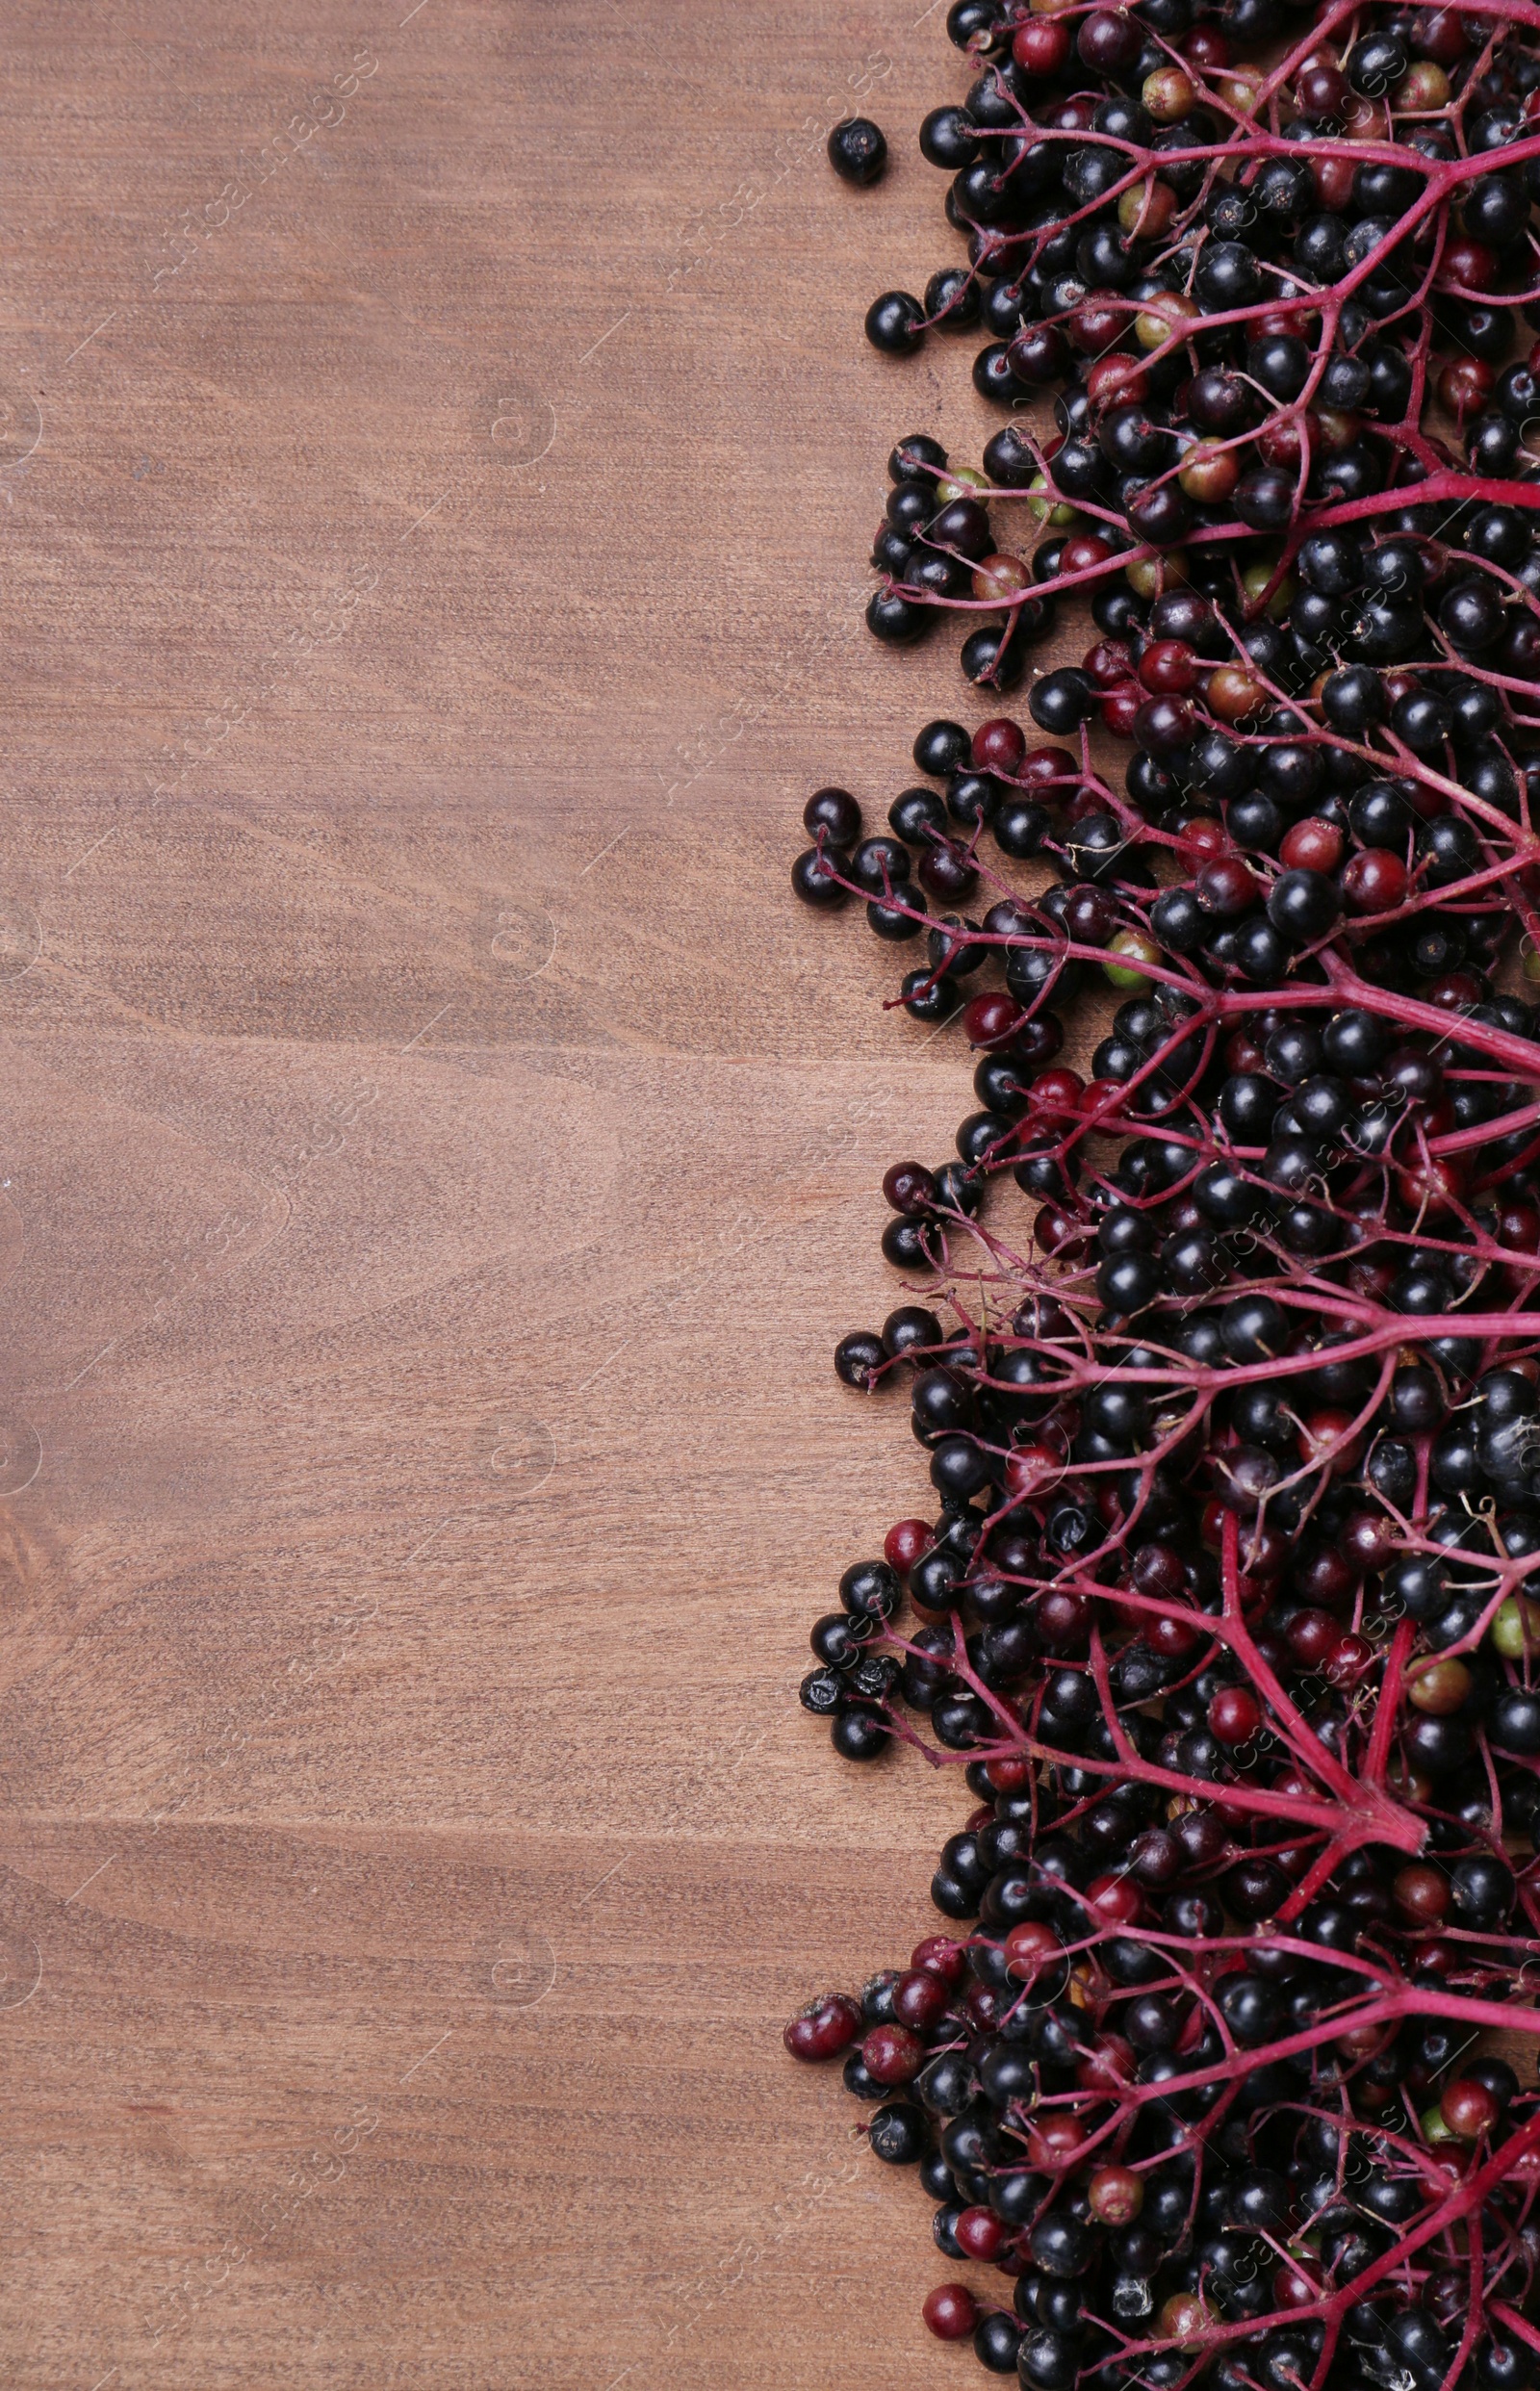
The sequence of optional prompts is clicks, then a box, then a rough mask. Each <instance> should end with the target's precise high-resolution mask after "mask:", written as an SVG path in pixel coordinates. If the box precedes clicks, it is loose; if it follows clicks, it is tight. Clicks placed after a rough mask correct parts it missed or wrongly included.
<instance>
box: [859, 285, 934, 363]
mask: <svg viewBox="0 0 1540 2391" xmlns="http://www.w3.org/2000/svg"><path fill="white" fill-rule="evenodd" d="M866 338H867V339H868V340H869V341H870V343H871V345H872V347H874V348H878V349H881V350H882V352H883V355H884V356H885V357H908V356H911V355H912V354H913V352H914V350H915V349H916V348H918V347H919V346H920V344H921V342H922V341H923V340H924V338H925V309H924V307H923V306H922V304H921V303H920V301H919V300H918V299H917V298H915V297H914V296H913V295H912V293H911V292H909V291H885V292H884V293H883V295H882V296H881V297H880V298H875V299H873V301H872V303H871V305H870V307H868V308H867V310H866Z"/></svg>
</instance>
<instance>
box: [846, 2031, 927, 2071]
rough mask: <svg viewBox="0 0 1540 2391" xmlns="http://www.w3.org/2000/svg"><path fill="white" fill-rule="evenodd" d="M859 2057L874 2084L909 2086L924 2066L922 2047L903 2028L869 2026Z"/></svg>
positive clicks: (923, 2047) (923, 2050)
mask: <svg viewBox="0 0 1540 2391" xmlns="http://www.w3.org/2000/svg"><path fill="white" fill-rule="evenodd" d="M860 2055H861V2058H862V2059H863V2061H864V2062H865V2065H866V2070H867V2072H868V2074H869V2075H870V2076H871V2077H872V2078H873V2080H874V2082H876V2083H879V2084H910V2083H912V2082H913V2080H914V2078H915V2076H916V2075H918V2073H919V2071H920V2069H921V2068H922V2067H923V2066H924V2064H925V2045H924V2044H923V2043H921V2042H920V2041H919V2040H918V2039H917V2037H916V2036H915V2035H913V2034H911V2032H910V2030H909V2028H908V2027H907V2026H902V2025H880V2026H873V2028H872V2030H871V2032H870V2033H869V2034H868V2035H867V2037H866V2039H865V2041H864V2042H863V2043H862V2044H861V2046H860Z"/></svg>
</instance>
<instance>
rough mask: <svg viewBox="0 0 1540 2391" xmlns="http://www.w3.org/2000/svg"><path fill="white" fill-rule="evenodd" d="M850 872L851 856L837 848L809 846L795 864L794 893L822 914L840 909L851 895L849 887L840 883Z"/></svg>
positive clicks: (793, 869)
mask: <svg viewBox="0 0 1540 2391" xmlns="http://www.w3.org/2000/svg"><path fill="white" fill-rule="evenodd" d="M849 871H850V859H849V857H848V856H845V855H842V854H841V853H840V851H839V849H838V848H837V847H809V848H808V849H807V850H806V852H805V853H804V854H802V855H799V856H798V858H797V860H796V861H795V862H794V863H793V864H792V867H791V886H792V889H793V892H794V893H795V894H796V895H797V896H799V897H800V898H801V899H802V902H803V903H804V905H812V906H815V907H817V909H818V910H819V911H820V912H821V913H831V912H834V911H837V909H838V908H839V907H840V906H841V905H843V904H844V903H845V901H846V899H847V898H848V897H849V895H850V889H849V888H848V887H841V885H840V882H841V877H842V876H843V877H846V878H848V875H849Z"/></svg>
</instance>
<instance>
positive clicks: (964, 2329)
mask: <svg viewBox="0 0 1540 2391" xmlns="http://www.w3.org/2000/svg"><path fill="white" fill-rule="evenodd" d="M920 2313H921V2315H922V2316H923V2317H924V2319H925V2325H926V2329H927V2330H928V2331H930V2332H933V2333H934V2334H935V2335H936V2338H937V2341H966V2340H967V2338H968V2336H969V2334H970V2333H971V2332H972V2331H973V2328H974V2327H975V2326H976V2325H977V2323H978V2321H979V2309H978V2302H977V2301H975V2299H974V2297H973V2294H972V2293H971V2292H970V2291H969V2289H968V2287H967V2285H966V2284H965V2283H938V2284H937V2287H936V2289H935V2290H934V2291H933V2292H930V2293H928V2294H927V2296H926V2301H925V2305H924V2307H923V2308H922V2309H921V2311H920Z"/></svg>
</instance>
